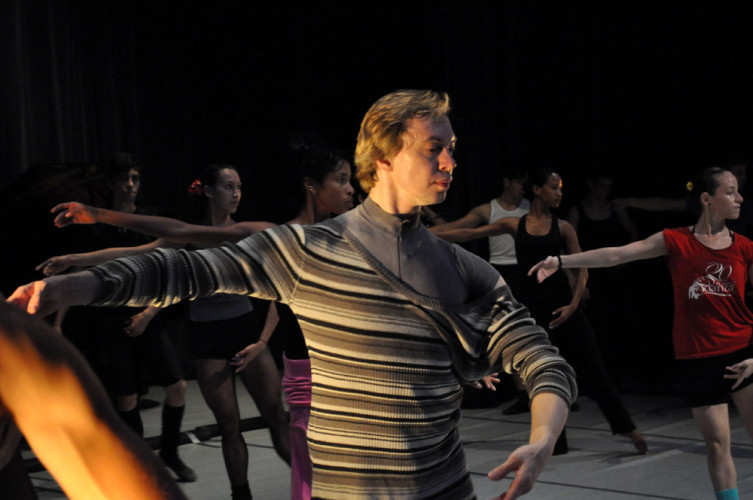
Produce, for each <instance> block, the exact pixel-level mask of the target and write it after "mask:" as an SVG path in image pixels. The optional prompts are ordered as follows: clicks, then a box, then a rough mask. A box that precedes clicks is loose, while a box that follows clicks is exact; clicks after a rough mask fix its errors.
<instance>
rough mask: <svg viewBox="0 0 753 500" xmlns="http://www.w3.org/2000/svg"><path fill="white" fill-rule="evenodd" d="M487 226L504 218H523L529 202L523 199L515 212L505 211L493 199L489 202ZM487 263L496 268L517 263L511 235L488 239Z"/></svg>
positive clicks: (529, 204) (513, 240)
mask: <svg viewBox="0 0 753 500" xmlns="http://www.w3.org/2000/svg"><path fill="white" fill-rule="evenodd" d="M491 207H492V209H491V214H490V215H489V224H491V223H492V222H495V221H497V220H499V219H504V218H505V217H523V216H524V215H525V214H527V213H528V211H529V210H530V209H531V202H530V201H528V200H526V199H525V198H523V200H521V202H520V205H518V208H516V209H515V210H505V209H504V208H502V205H500V204H499V203H497V200H496V199H494V200H492V201H491ZM489 263H490V264H494V265H497V266H510V265H514V264H517V263H518V260H517V259H516V258H515V238H513V236H512V235H511V234H501V235H499V236H490V237H489Z"/></svg>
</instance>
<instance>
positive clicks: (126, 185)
mask: <svg viewBox="0 0 753 500" xmlns="http://www.w3.org/2000/svg"><path fill="white" fill-rule="evenodd" d="M139 187H141V176H140V175H139V171H138V170H136V169H135V168H132V169H130V170H129V171H128V173H123V174H120V175H118V176H117V177H115V179H113V182H112V191H113V195H114V197H115V198H116V200H118V201H130V202H133V201H134V200H135V199H136V195H137V194H139Z"/></svg>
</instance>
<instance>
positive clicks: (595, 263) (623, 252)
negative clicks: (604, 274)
mask: <svg viewBox="0 0 753 500" xmlns="http://www.w3.org/2000/svg"><path fill="white" fill-rule="evenodd" d="M662 255H667V247H666V246H665V245H664V233H663V232H662V231H659V232H658V233H655V234H653V235H651V236H649V237H648V238H646V239H645V240H640V241H635V242H633V243H629V244H627V245H623V246H621V247H605V248H597V249H594V250H589V251H587V252H582V253H576V254H571V255H563V256H561V257H560V259H561V260H562V267H564V268H568V267H613V266H617V265H619V264H625V263H626V262H632V261H634V260H644V259H651V258H654V257H660V256H662ZM559 268H560V265H559V260H558V259H557V257H552V256H549V257H547V258H546V259H544V260H542V261H541V262H539V263H538V264H536V265H535V266H533V267H532V268H531V269H530V270H529V271H528V275H529V276H531V275H533V274H534V273H535V274H536V277H537V279H538V280H539V281H544V280H545V279H546V278H548V277H549V276H551V275H552V274H554V273H555V272H557V270H559Z"/></svg>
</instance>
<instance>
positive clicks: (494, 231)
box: [430, 217, 520, 242]
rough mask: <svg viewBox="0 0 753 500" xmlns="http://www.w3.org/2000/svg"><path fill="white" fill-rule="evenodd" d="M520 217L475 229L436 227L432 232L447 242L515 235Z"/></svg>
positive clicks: (506, 218) (508, 218)
mask: <svg viewBox="0 0 753 500" xmlns="http://www.w3.org/2000/svg"><path fill="white" fill-rule="evenodd" d="M519 220H520V219H519V218H518V217H505V218H504V219H499V220H496V221H494V222H492V223H491V224H485V225H483V226H479V227H475V228H460V229H446V226H447V224H446V225H443V226H434V227H432V228H430V230H431V231H432V232H433V233H434V234H436V235H437V236H439V237H440V238H442V239H443V240H446V241H453V242H464V241H470V240H475V239H478V238H488V237H489V236H497V235H500V234H515V232H516V231H517V230H518V221H519Z"/></svg>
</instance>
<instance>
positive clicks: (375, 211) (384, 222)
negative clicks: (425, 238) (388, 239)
mask: <svg viewBox="0 0 753 500" xmlns="http://www.w3.org/2000/svg"><path fill="white" fill-rule="evenodd" d="M358 212H359V214H360V215H361V217H359V219H360V222H361V223H363V224H367V225H369V226H371V228H372V229H376V230H377V231H379V232H381V233H385V234H388V235H390V236H392V237H398V236H401V235H402V236H405V233H406V232H408V231H411V230H414V229H417V228H418V227H419V226H420V225H421V217H420V215H419V213H418V212H416V213H413V214H406V215H394V214H390V213H387V212H385V211H384V210H383V209H382V207H380V206H379V205H377V204H376V203H375V202H374V201H373V200H372V199H371V198H366V200H365V201H364V202H363V203H362V204H361V205H360V207H359V208H358Z"/></svg>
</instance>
